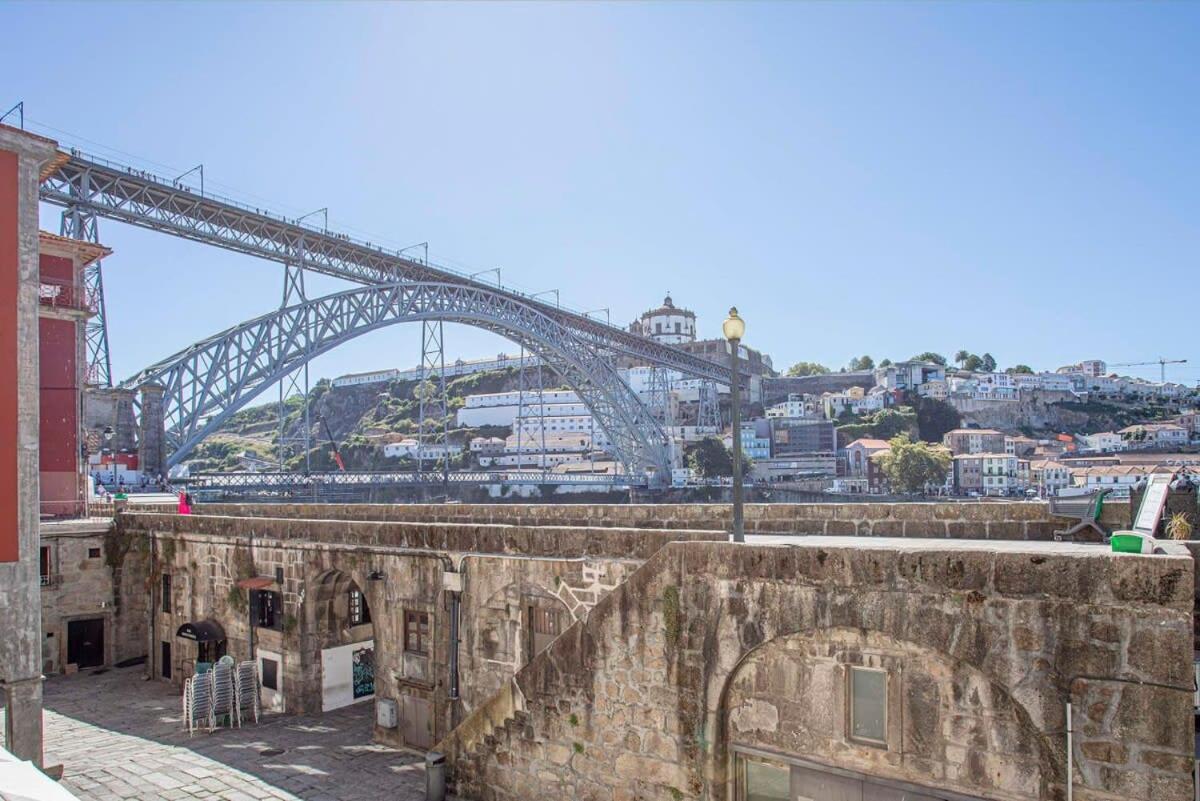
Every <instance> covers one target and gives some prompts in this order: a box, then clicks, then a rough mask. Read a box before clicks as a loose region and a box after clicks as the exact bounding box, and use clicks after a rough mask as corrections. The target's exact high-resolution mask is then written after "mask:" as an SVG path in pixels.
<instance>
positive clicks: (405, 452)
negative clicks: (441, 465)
mask: <svg viewBox="0 0 1200 801" xmlns="http://www.w3.org/2000/svg"><path fill="white" fill-rule="evenodd" d="M462 451H463V446H462V445H459V444H458V443H455V442H447V443H440V442H431V443H426V444H424V445H421V446H420V447H418V445H417V441H416V440H415V439H402V440H400V441H399V442H389V443H388V444H386V445H384V446H383V455H384V456H386V457H387V458H389V459H400V458H403V457H408V458H409V459H417V458H420V459H442V458H445V457H446V456H447V455H449V456H457V455H459V454H460V453H462Z"/></svg>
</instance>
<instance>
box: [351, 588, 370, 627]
mask: <svg viewBox="0 0 1200 801" xmlns="http://www.w3.org/2000/svg"><path fill="white" fill-rule="evenodd" d="M356 600H357V603H356V602H355V601H356ZM346 616H347V618H348V619H349V621H350V625H351V626H365V625H367V624H369V623H371V622H372V621H371V605H370V604H369V603H367V594H366V593H365V592H363V591H362V590H360V589H358V588H357V587H355V588H353V589H351V590H350V591H349V592H348V593H347V601H346Z"/></svg>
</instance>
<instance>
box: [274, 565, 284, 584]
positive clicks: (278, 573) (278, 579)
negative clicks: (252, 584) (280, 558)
mask: <svg viewBox="0 0 1200 801" xmlns="http://www.w3.org/2000/svg"><path fill="white" fill-rule="evenodd" d="M275 583H276V584H278V585H279V586H280V587H282V586H283V568H282V567H277V568H275Z"/></svg>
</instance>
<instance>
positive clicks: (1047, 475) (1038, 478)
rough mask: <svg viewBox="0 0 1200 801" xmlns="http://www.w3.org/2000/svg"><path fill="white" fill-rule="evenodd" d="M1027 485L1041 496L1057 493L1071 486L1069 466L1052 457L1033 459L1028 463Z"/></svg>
mask: <svg viewBox="0 0 1200 801" xmlns="http://www.w3.org/2000/svg"><path fill="white" fill-rule="evenodd" d="M1029 486H1030V487H1031V488H1033V489H1035V490H1037V492H1038V494H1039V495H1041V496H1042V497H1043V498H1048V497H1050V496H1051V495H1057V494H1058V492H1059V490H1062V489H1066V488H1067V487H1069V486H1071V468H1070V467H1067V466H1066V465H1065V464H1063V463H1062V462H1056V461H1054V460H1053V459H1034V460H1032V461H1030V463H1029Z"/></svg>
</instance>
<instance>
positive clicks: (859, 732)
mask: <svg viewBox="0 0 1200 801" xmlns="http://www.w3.org/2000/svg"><path fill="white" fill-rule="evenodd" d="M849 683H850V692H849V700H850V716H849V717H850V738H851V739H853V740H862V741H864V742H868V743H872V744H875V745H886V744H887V671H884V670H878V669H875V668H864V667H851V668H850V682H849Z"/></svg>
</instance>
